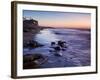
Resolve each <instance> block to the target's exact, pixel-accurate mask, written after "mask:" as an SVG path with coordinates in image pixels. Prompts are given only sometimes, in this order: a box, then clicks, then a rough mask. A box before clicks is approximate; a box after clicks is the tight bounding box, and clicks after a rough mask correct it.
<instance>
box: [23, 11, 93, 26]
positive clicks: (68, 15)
mask: <svg viewBox="0 0 100 80" xmlns="http://www.w3.org/2000/svg"><path fill="white" fill-rule="evenodd" d="M23 16H24V17H32V18H33V19H36V20H37V21H38V22H39V25H40V26H44V27H66V28H90V27H91V14H90V13H75V12H53V11H31V10H24V11H23Z"/></svg>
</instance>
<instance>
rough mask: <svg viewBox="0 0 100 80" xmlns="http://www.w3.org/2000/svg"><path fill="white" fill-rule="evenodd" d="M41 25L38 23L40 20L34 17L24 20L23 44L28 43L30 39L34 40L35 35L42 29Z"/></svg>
mask: <svg viewBox="0 0 100 80" xmlns="http://www.w3.org/2000/svg"><path fill="white" fill-rule="evenodd" d="M40 29H41V27H39V25H38V21H37V20H34V19H30V20H27V19H26V20H23V44H24V46H26V45H27V43H29V42H30V41H33V38H34V36H35V35H36V34H37V33H38V32H39V31H40Z"/></svg>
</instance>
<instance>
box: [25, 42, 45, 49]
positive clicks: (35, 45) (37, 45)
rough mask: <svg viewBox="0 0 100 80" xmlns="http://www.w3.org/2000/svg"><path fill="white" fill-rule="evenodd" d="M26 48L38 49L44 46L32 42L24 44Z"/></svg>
mask: <svg viewBox="0 0 100 80" xmlns="http://www.w3.org/2000/svg"><path fill="white" fill-rule="evenodd" d="M23 46H24V47H29V48H37V47H42V46H44V45H42V44H40V43H38V42H37V41H33V40H30V41H29V42H28V43H26V44H25V43H24V45H23Z"/></svg>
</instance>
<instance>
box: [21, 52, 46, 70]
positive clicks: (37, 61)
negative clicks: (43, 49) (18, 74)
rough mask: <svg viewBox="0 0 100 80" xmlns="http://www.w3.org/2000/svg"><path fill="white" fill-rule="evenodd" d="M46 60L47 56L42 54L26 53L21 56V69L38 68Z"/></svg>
mask: <svg viewBox="0 0 100 80" xmlns="http://www.w3.org/2000/svg"><path fill="white" fill-rule="evenodd" d="M46 61H47V57H46V56H44V55H42V54H27V55H24V56H23V69H31V68H38V67H39V66H40V65H41V64H43V63H45V62H46Z"/></svg>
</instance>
